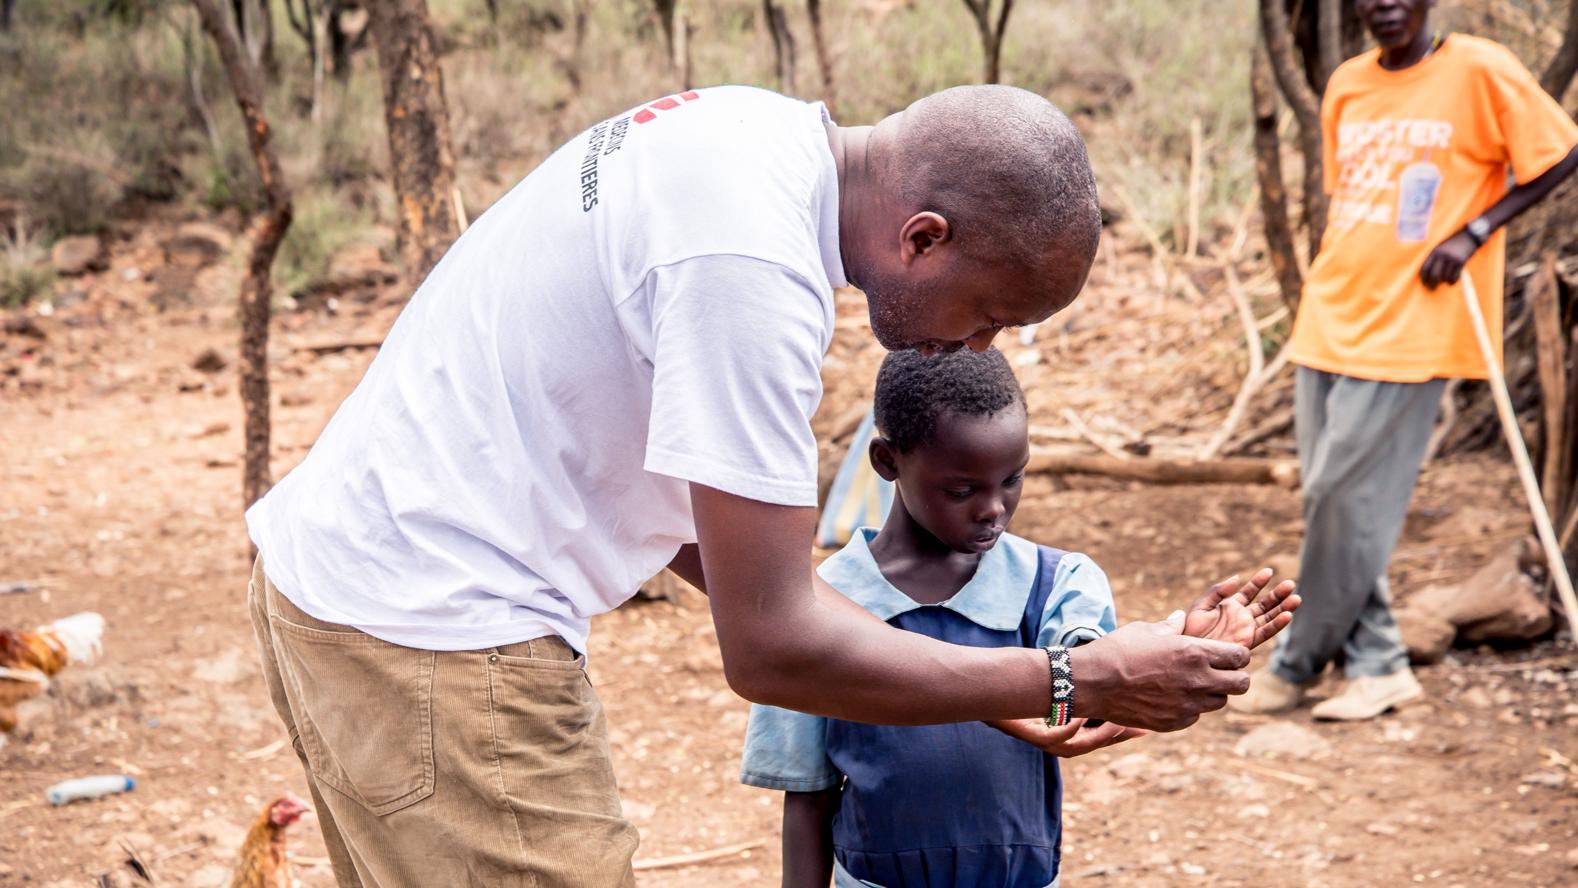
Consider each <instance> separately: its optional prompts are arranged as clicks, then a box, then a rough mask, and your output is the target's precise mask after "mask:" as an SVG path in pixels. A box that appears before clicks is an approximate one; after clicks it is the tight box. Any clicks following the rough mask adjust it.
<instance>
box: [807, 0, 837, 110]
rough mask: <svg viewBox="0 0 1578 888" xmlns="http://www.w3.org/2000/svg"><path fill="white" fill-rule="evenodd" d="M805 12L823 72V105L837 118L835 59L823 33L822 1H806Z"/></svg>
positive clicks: (817, 63) (819, 65) (817, 61)
mask: <svg viewBox="0 0 1578 888" xmlns="http://www.w3.org/2000/svg"><path fill="white" fill-rule="evenodd" d="M805 11H806V14H807V15H808V16H810V18H811V43H812V45H813V46H814V47H815V48H816V66H817V67H818V68H819V69H821V71H822V104H824V105H826V106H827V110H828V113H830V114H834V115H835V116H836V114H837V106H836V104H835V101H834V100H835V98H836V91H835V90H834V87H833V59H832V57H831V56H830V55H828V52H827V38H826V36H825V35H824V34H823V32H822V0H805Z"/></svg>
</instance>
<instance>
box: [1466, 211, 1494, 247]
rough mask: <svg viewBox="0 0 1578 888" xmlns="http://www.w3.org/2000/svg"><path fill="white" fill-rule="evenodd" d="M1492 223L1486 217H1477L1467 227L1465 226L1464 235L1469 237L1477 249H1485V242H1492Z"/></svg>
mask: <svg viewBox="0 0 1578 888" xmlns="http://www.w3.org/2000/svg"><path fill="white" fill-rule="evenodd" d="M1490 232H1491V227H1490V223H1489V222H1488V221H1486V220H1485V217H1484V216H1475V217H1474V219H1473V220H1472V221H1471V222H1469V223H1468V224H1467V225H1465V226H1463V233H1464V234H1467V235H1468V236H1469V239H1470V240H1472V241H1473V242H1474V246H1475V247H1483V246H1484V245H1485V241H1488V240H1490Z"/></svg>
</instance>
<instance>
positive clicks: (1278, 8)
mask: <svg viewBox="0 0 1578 888" xmlns="http://www.w3.org/2000/svg"><path fill="white" fill-rule="evenodd" d="M1260 30H1261V33H1262V35H1263V36H1264V39H1265V42H1266V51H1267V55H1268V57H1269V58H1270V61H1271V70H1272V73H1273V74H1275V75H1276V81H1277V85H1278V86H1279V87H1281V89H1282V96H1283V98H1285V99H1287V102H1288V106H1289V107H1291V108H1292V109H1293V116H1294V118H1295V119H1296V120H1297V121H1298V124H1299V150H1300V151H1302V152H1303V154H1304V217H1305V223H1306V224H1307V225H1308V227H1309V243H1310V258H1311V259H1314V258H1315V254H1316V253H1318V252H1320V239H1321V234H1323V233H1324V232H1325V230H1326V191H1325V189H1324V188H1323V187H1322V180H1321V131H1320V98H1319V97H1317V96H1316V95H1315V90H1314V89H1313V88H1312V87H1311V86H1310V84H1309V81H1308V80H1306V79H1305V75H1304V70H1303V66H1301V65H1300V64H1299V62H1298V60H1297V59H1296V58H1294V54H1293V40H1292V37H1291V35H1290V34H1289V31H1288V14H1287V10H1285V9H1283V8H1282V0H1260Z"/></svg>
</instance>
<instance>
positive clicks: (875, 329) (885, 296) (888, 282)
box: [865, 275, 932, 351]
mask: <svg viewBox="0 0 1578 888" xmlns="http://www.w3.org/2000/svg"><path fill="white" fill-rule="evenodd" d="M866 283H867V286H866V288H865V294H866V311H867V313H868V314H869V316H870V318H871V334H872V335H873V336H875V337H876V340H877V342H878V343H880V344H881V345H882V347H883V348H885V349H887V350H888V351H903V350H904V349H911V348H915V347H917V346H920V345H922V344H923V343H924V342H925V341H926V340H925V339H924V338H918V337H916V336H915V323H916V320H917V317H916V315H917V314H918V313H919V312H920V311H921V310H922V309H921V307H922V306H927V305H930V304H931V295H932V294H931V293H930V292H928V291H929V290H930V288H929V287H925V288H920V289H919V290H918V291H917V287H916V285H915V284H903V283H900V282H898V281H896V280H894V279H892V278H888V277H886V276H883V275H871V276H870V280H868V281H867V282H866Z"/></svg>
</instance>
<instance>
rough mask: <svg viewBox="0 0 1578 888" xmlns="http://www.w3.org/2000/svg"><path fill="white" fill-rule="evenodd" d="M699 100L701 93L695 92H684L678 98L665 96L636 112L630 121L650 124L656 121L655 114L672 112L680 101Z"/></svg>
mask: <svg viewBox="0 0 1578 888" xmlns="http://www.w3.org/2000/svg"><path fill="white" fill-rule="evenodd" d="M699 98H701V93H698V92H696V91H695V90H686V91H685V92H682V93H680V94H679V95H678V96H667V97H665V98H661V99H658V100H657V101H656V102H653V103H652V104H650V105H648V106H646V107H645V108H642V109H641V110H640V111H637V112H636V114H635V117H634V118H632V119H633V120H635V122H636V123H651V122H652V121H654V120H657V112H659V111H673V110H674V109H675V108H678V107H679V103H680V102H681V101H685V102H694V101H696V100H697V99H699Z"/></svg>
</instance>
